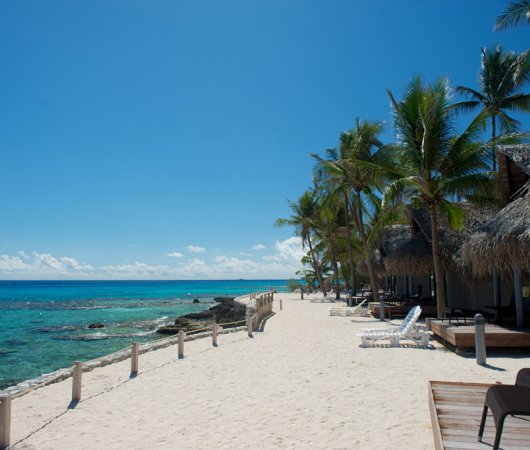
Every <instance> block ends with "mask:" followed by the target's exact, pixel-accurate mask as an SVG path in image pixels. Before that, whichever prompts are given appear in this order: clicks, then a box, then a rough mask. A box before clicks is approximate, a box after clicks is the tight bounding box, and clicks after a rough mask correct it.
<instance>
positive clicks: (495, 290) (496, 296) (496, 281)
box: [492, 263, 501, 306]
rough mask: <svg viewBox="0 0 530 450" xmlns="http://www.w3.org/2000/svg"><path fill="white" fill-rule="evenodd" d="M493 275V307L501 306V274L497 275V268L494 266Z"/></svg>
mask: <svg viewBox="0 0 530 450" xmlns="http://www.w3.org/2000/svg"><path fill="white" fill-rule="evenodd" d="M492 266H493V267H492V275H493V306H501V299H500V296H499V274H498V273H497V266H496V265H495V263H493V264H492Z"/></svg>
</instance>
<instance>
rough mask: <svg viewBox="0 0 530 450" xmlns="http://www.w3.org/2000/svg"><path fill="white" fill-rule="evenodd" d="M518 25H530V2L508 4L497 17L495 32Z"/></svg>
mask: <svg viewBox="0 0 530 450" xmlns="http://www.w3.org/2000/svg"><path fill="white" fill-rule="evenodd" d="M520 23H526V24H529V23H530V1H528V0H521V1H520V2H513V3H510V4H509V5H508V6H507V7H506V8H505V9H504V11H503V12H502V13H501V15H500V16H499V17H497V22H496V24H495V30H496V31H501V30H505V29H506V28H508V27H515V26H517V25H519V24H520Z"/></svg>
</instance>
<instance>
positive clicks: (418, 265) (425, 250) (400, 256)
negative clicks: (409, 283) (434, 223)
mask: <svg viewBox="0 0 530 450" xmlns="http://www.w3.org/2000/svg"><path fill="white" fill-rule="evenodd" d="M432 266H433V264H432V249H431V243H430V242H429V241H428V240H427V239H426V237H425V234H424V233H423V232H422V231H418V232H416V233H415V234H414V236H412V237H411V238H410V239H408V240H406V241H405V242H403V243H402V245H401V246H400V247H399V248H397V249H396V250H395V251H393V252H392V253H390V254H389V255H387V257H386V258H385V268H386V272H387V273H389V274H392V275H426V274H428V273H429V272H430V271H431V270H432Z"/></svg>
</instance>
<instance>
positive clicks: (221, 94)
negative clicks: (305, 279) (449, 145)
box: [0, 0, 530, 279]
mask: <svg viewBox="0 0 530 450" xmlns="http://www.w3.org/2000/svg"><path fill="white" fill-rule="evenodd" d="M507 3H508V2H504V1H499V0H468V1H461V0H459V1H456V0H445V1H443V2H439V1H424V0H402V1H399V2H396V1H395V0H380V1H378V2H370V1H362V2H361V1H352V0H319V1H315V0H267V1H260V2H258V1H249V0H211V1H198V0H188V1H174V0H156V1H147V0H144V1H140V0H112V1H108V0H101V1H100V0H91V1H90V2H84V1H78V0H61V1H59V0H47V1H45V2H43V1H41V0H2V1H1V2H0V58H1V64H2V68H1V70H0V278H1V279H158V278H160V279H238V278H247V279H251V278H254V279H258V278H262V279H272V278H289V277H292V276H293V275H294V272H295V271H296V270H297V269H298V268H299V267H300V263H299V260H300V258H301V256H302V255H303V253H304V250H303V249H302V248H301V246H300V241H299V239H298V238H296V237H293V230H292V229H289V228H281V229H280V228H274V226H273V225H274V222H275V220H276V219H277V218H280V217H288V216H289V214H290V210H289V208H288V204H287V200H288V199H290V200H296V199H297V198H298V197H299V196H300V194H301V193H302V192H303V191H304V190H305V189H306V188H307V187H308V186H310V185H311V170H312V167H313V164H314V163H313V160H312V159H311V158H310V157H309V154H310V153H315V152H316V153H318V152H321V151H323V150H324V149H325V148H327V147H332V146H335V145H336V144H337V138H338V135H339V134H340V132H342V131H344V130H347V129H349V128H351V127H352V126H353V123H354V120H355V118H356V117H357V116H359V117H361V118H362V119H369V120H380V121H384V122H385V123H386V129H385V134H384V140H385V141H386V142H391V141H392V140H393V139H394V131H393V129H392V121H391V113H390V105H389V100H388V96H387V92H386V90H387V89H390V90H391V91H392V92H393V93H394V94H395V95H396V96H397V97H398V98H400V97H401V96H402V95H403V93H404V90H405V87H406V84H407V83H408V81H409V80H410V79H411V78H412V77H414V76H416V75H421V76H422V77H423V78H425V79H426V80H428V81H434V80H436V79H438V78H439V77H440V76H446V77H448V78H449V80H450V82H451V83H452V84H453V85H466V86H470V87H476V86H477V74H478V69H479V65H480V48H481V47H488V46H491V45H493V44H496V43H500V44H502V45H503V46H504V47H505V48H506V49H509V50H514V51H523V50H526V48H527V46H528V44H529V43H530V39H529V37H530V28H525V27H520V28H518V29H516V30H510V31H505V32H500V33H495V32H494V31H493V24H494V21H495V18H496V17H497V15H498V14H499V13H500V12H501V10H502V9H503V8H504V7H505V6H506V4H507ZM523 125H524V126H525V127H526V128H530V125H529V123H528V120H527V119H526V118H525V119H524V120H523Z"/></svg>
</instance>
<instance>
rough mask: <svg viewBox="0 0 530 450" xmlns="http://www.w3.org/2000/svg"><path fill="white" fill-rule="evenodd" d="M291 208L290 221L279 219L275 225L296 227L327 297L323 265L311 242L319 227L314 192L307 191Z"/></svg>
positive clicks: (290, 204) (292, 203) (290, 205)
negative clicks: (306, 246) (312, 235)
mask: <svg viewBox="0 0 530 450" xmlns="http://www.w3.org/2000/svg"><path fill="white" fill-rule="evenodd" d="M289 207H290V208H291V210H292V212H293V214H292V215H291V217H289V218H288V219H278V220H276V222H275V224H274V225H275V226H284V225H291V226H294V227H295V230H296V233H297V234H298V235H299V236H300V237H301V238H302V245H304V246H305V245H306V244H307V245H308V247H309V253H310V255H311V261H312V266H313V270H314V271H315V274H316V277H317V280H318V284H319V285H320V289H322V292H323V293H324V295H326V287H325V285H324V280H323V278H322V270H321V265H320V263H319V261H318V258H317V254H316V251H315V249H314V247H313V242H312V240H311V234H312V233H314V231H315V229H316V227H317V223H316V220H317V200H316V196H315V193H314V191H312V190H306V191H305V192H304V193H303V194H302V195H301V196H300V198H299V199H298V202H292V201H289Z"/></svg>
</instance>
